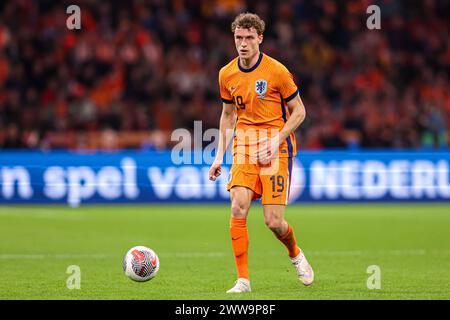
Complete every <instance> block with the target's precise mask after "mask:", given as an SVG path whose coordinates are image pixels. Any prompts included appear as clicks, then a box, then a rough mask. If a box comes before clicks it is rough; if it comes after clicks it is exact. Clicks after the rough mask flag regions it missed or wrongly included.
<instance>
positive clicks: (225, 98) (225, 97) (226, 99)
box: [219, 69, 233, 104]
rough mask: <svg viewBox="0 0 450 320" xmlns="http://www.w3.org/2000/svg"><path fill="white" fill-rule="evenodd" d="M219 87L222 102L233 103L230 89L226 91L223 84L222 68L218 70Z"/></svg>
mask: <svg viewBox="0 0 450 320" xmlns="http://www.w3.org/2000/svg"><path fill="white" fill-rule="evenodd" d="M219 89H220V98H221V99H222V102H223V103H228V104H230V103H233V97H232V96H231V94H230V91H228V89H227V87H226V85H225V80H224V75H223V69H222V70H220V72H219Z"/></svg>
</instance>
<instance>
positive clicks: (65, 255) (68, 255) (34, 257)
mask: <svg viewBox="0 0 450 320" xmlns="http://www.w3.org/2000/svg"><path fill="white" fill-rule="evenodd" d="M158 255H159V256H160V257H170V258H187V257H191V258H196V257H197V258H215V257H222V256H224V255H225V253H224V252H169V253H162V254H158ZM116 257H117V255H112V254H101V253H87V254H84V253H54V254H14V253H12V254H0V260H20V259H24V260H40V259H110V258H116Z"/></svg>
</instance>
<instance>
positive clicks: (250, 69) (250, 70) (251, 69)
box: [238, 52, 263, 72]
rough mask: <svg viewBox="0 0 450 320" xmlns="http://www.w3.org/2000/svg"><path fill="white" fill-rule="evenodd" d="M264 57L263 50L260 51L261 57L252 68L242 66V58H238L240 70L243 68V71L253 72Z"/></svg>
mask: <svg viewBox="0 0 450 320" xmlns="http://www.w3.org/2000/svg"><path fill="white" fill-rule="evenodd" d="M262 58H263V54H262V52H260V53H259V58H258V61H256V63H255V65H254V66H253V67H251V68H248V69H245V68H244V67H242V66H241V59H240V58H238V67H239V70H241V71H242V72H252V71H253V70H255V69H256V68H258V66H259V64H260V63H261V60H262Z"/></svg>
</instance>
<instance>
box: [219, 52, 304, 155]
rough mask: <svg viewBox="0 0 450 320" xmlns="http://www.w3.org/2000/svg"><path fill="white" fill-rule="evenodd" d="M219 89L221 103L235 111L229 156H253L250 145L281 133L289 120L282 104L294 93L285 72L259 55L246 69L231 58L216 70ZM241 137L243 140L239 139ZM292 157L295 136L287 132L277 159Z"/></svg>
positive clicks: (276, 62)
mask: <svg viewBox="0 0 450 320" xmlns="http://www.w3.org/2000/svg"><path fill="white" fill-rule="evenodd" d="M219 87H220V95H221V98H222V101H223V102H224V103H229V104H234V105H235V107H236V110H237V117H238V118H237V123H236V128H235V130H236V135H235V137H234V143H233V155H236V154H245V155H246V156H250V157H253V156H256V154H255V151H253V150H254V149H251V148H249V146H250V145H255V144H256V143H257V140H259V139H260V138H261V137H266V136H267V137H271V136H273V133H274V132H275V131H276V132H278V131H281V129H282V128H283V126H284V124H285V123H286V121H287V119H288V118H289V111H288V108H287V106H286V104H285V102H288V101H290V100H291V99H293V98H295V97H296V96H297V94H298V88H297V86H296V85H295V83H294V80H293V77H292V74H291V73H290V72H289V71H288V69H287V68H286V67H285V66H284V65H283V64H281V63H280V62H278V61H277V60H275V59H273V58H271V57H269V56H268V55H266V54H263V53H260V55H259V59H258V61H257V63H256V64H255V65H254V66H253V67H251V68H249V69H245V68H243V67H242V66H241V64H240V62H239V57H236V58H235V59H233V60H232V61H231V62H230V63H228V64H227V65H226V66H224V67H223V68H222V69H221V70H220V72H219ZM255 131H256V132H257V135H256V137H255V136H254V134H253V133H254V132H255ZM249 132H250V133H249ZM243 134H244V135H245V138H244V139H240V137H241V136H242V135H243ZM239 147H243V148H239ZM244 150H245V151H244ZM295 154H296V142H295V134H294V133H291V134H290V136H289V137H288V138H287V139H286V140H285V141H283V142H282V143H281V145H280V148H279V151H278V156H279V157H293V156H295Z"/></svg>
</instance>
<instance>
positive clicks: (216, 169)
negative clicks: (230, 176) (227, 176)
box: [209, 161, 222, 181]
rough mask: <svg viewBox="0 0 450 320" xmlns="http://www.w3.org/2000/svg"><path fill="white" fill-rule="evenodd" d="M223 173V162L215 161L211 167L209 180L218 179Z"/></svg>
mask: <svg viewBox="0 0 450 320" xmlns="http://www.w3.org/2000/svg"><path fill="white" fill-rule="evenodd" d="M221 174H222V163H220V162H216V161H214V162H213V164H212V165H211V167H210V168H209V180H211V181H216V179H217V178H218V177H219V176H220V175H221Z"/></svg>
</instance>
